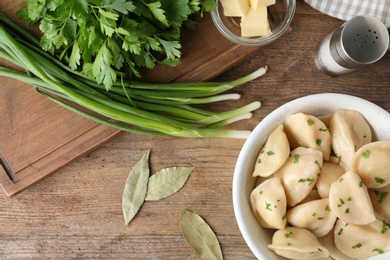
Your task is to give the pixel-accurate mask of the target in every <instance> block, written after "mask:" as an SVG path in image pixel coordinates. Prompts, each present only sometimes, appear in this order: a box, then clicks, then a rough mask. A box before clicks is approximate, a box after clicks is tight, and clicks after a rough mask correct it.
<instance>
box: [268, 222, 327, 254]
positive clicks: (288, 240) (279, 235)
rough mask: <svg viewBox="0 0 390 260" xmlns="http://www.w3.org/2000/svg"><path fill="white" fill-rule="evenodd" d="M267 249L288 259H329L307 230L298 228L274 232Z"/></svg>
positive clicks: (323, 248) (324, 249) (287, 228)
mask: <svg viewBox="0 0 390 260" xmlns="http://www.w3.org/2000/svg"><path fill="white" fill-rule="evenodd" d="M268 248H269V249H271V250H272V251H274V252H275V253H276V254H278V255H280V256H283V257H286V258H288V259H297V260H298V259H299V260H314V259H327V258H328V257H329V251H328V249H326V248H325V247H324V246H322V245H321V244H320V242H319V241H318V239H317V238H316V237H315V236H314V235H313V234H312V233H311V232H310V231H309V230H307V229H304V228H298V227H286V228H285V229H280V230H278V231H276V232H275V233H274V235H273V236H272V243H271V244H269V245H268Z"/></svg>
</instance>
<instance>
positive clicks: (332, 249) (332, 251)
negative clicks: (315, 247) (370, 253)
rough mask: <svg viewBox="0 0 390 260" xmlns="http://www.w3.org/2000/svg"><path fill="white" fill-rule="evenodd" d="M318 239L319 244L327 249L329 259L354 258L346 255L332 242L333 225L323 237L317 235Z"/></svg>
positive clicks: (343, 259)
mask: <svg viewBox="0 0 390 260" xmlns="http://www.w3.org/2000/svg"><path fill="white" fill-rule="evenodd" d="M318 241H320V243H321V245H323V246H324V247H326V248H327V249H328V251H329V255H330V257H331V259H335V260H354V258H352V257H349V256H347V255H346V254H344V253H343V252H341V251H340V250H339V249H338V248H337V247H336V245H335V243H334V227H333V229H332V230H331V231H330V232H329V233H328V234H326V235H325V236H323V237H319V238H318Z"/></svg>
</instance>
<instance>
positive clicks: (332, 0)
mask: <svg viewBox="0 0 390 260" xmlns="http://www.w3.org/2000/svg"><path fill="white" fill-rule="evenodd" d="M304 1H305V2H306V3H308V4H309V5H310V6H311V7H313V8H314V9H317V10H319V11H321V12H323V13H325V14H328V15H330V16H332V17H336V18H339V19H341V20H344V21H347V20H349V19H351V18H353V17H355V16H357V15H370V16H374V17H376V18H378V19H379V20H381V21H382V22H383V23H384V24H385V25H386V26H387V28H390V0H304Z"/></svg>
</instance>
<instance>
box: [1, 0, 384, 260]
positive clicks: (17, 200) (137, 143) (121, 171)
mask: <svg viewBox="0 0 390 260" xmlns="http://www.w3.org/2000/svg"><path fill="white" fill-rule="evenodd" d="M342 23H343V21H340V20H337V19H335V18H332V17H329V16H326V15H324V14H321V13H319V12H317V11H315V10H313V9H312V8H311V7H309V6H308V5H306V4H305V3H304V2H303V1H302V0H298V3H297V12H296V15H295V18H294V20H293V22H292V25H291V27H292V31H291V32H289V33H288V34H286V35H284V36H283V38H282V39H280V40H279V41H277V42H275V43H273V44H272V45H269V46H267V47H266V48H264V49H262V50H260V51H259V52H258V53H257V54H256V55H254V56H253V57H251V58H249V59H247V60H246V61H244V62H243V63H241V64H239V65H237V66H236V67H234V68H233V69H231V70H229V71H227V72H225V73H224V74H222V75H220V76H219V77H218V78H216V80H218V81H225V80H232V79H235V78H237V77H239V76H243V75H245V74H248V73H250V72H252V71H254V70H255V69H257V68H259V67H260V66H264V65H268V66H269V71H268V73H267V74H266V75H265V76H264V77H263V78H260V79H257V80H254V81H252V82H250V83H248V84H246V85H244V86H242V87H240V88H238V89H236V92H238V93H241V94H242V98H241V100H239V101H234V102H230V103H220V104H215V106H214V107H216V109H223V110H225V109H228V108H233V107H238V106H241V105H244V104H246V103H249V102H251V101H254V100H260V101H261V102H262V104H263V105H262V108H260V109H259V110H258V111H256V112H255V115H254V117H253V118H252V119H250V120H247V121H242V122H240V123H238V124H236V125H234V126H232V127H234V128H237V129H244V128H245V129H253V128H254V127H255V125H256V124H257V123H258V122H259V121H261V120H262V119H263V118H264V117H265V116H266V115H267V114H268V113H270V112H271V111H272V110H273V109H275V108H277V107H278V106H280V105H282V104H284V103H285V102H288V101H290V100H292V99H295V98H298V97H301V96H304V95H308V94H315V93H324V92H332V93H346V94H352V95H356V96H359V97H362V98H365V99H367V100H369V101H372V102H374V103H376V104H377V105H379V106H381V107H382V108H384V109H386V110H387V111H390V102H389V101H390V86H389V85H390V55H389V54H387V55H386V56H385V57H384V58H383V59H382V60H380V61H379V62H377V63H376V64H374V65H371V66H369V67H367V68H365V69H362V70H360V71H358V72H354V73H352V74H350V75H346V76H342V77H337V78H332V77H329V76H327V75H324V74H322V73H321V72H320V71H319V70H318V69H317V68H316V67H315V65H314V53H315V50H316V48H317V46H318V44H319V42H320V40H321V39H322V38H323V37H324V36H325V35H326V34H328V33H330V32H331V31H333V30H334V29H335V28H337V27H339V26H340V25H341V24H342ZM243 144H244V140H236V139H219V138H210V139H182V138H173V137H151V136H139V135H135V134H130V133H122V134H120V135H119V136H117V137H115V138H114V139H112V140H111V141H109V142H108V143H105V144H104V145H102V146H101V147H99V148H98V149H97V150H95V151H94V152H92V153H90V154H88V155H86V156H84V157H82V158H80V159H78V160H76V161H74V162H72V163H71V164H69V165H68V166H67V167H65V168H63V169H62V170H60V171H58V172H56V173H55V174H53V175H51V176H49V177H48V178H46V179H44V180H42V181H40V182H39V183H37V184H35V185H33V186H32V187H30V188H28V189H27V190H25V191H23V192H22V193H20V194H18V195H16V196H14V197H12V198H8V197H6V196H5V194H1V195H0V256H1V257H0V258H1V259H199V258H198V256H197V254H196V253H195V252H194V251H193V250H192V249H191V248H190V247H189V246H188V245H187V243H186V241H185V239H184V237H183V236H182V234H181V230H180V213H181V212H182V211H183V210H185V209H190V210H192V211H194V212H196V213H198V214H199V215H201V216H202V217H203V218H204V219H205V220H206V221H207V222H208V223H209V224H210V226H211V227H212V229H213V230H214V231H215V232H216V234H217V237H218V239H219V241H220V244H221V247H222V251H223V255H224V257H225V259H254V258H255V257H254V255H253V254H252V253H251V251H250V250H249V248H248V246H247V245H246V244H245V241H244V239H243V238H242V236H241V234H240V231H239V229H238V226H237V224H236V221H235V218H234V212H233V207H232V195H231V191H232V188H231V187H232V179H233V171H234V166H235V161H236V158H237V156H238V154H239V152H240V149H241V147H242V145H243ZM148 149H151V155H150V156H151V157H150V158H151V160H150V161H151V170H152V172H155V171H158V170H160V169H162V168H166V167H171V166H193V167H195V169H194V171H193V172H192V174H191V176H190V178H189V180H188V181H187V183H186V185H185V186H184V187H183V188H182V189H181V190H180V191H179V192H178V193H176V194H174V195H172V196H171V197H168V198H166V199H164V200H161V201H157V202H146V203H145V204H144V205H143V206H142V208H141V210H140V212H139V213H138V215H137V216H136V217H135V219H134V220H133V221H132V222H131V224H130V225H129V226H125V225H124V220H123V216H122V208H121V207H122V206H121V203H122V192H123V188H124V184H125V180H126V178H127V176H128V173H129V171H130V170H131V168H132V167H133V165H134V164H135V163H136V162H137V161H138V160H139V159H140V158H141V157H142V155H143V154H144V153H145V152H146V151H147V150H148Z"/></svg>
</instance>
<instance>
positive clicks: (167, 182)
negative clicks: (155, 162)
mask: <svg viewBox="0 0 390 260" xmlns="http://www.w3.org/2000/svg"><path fill="white" fill-rule="evenodd" d="M193 169H194V167H170V168H165V169H162V170H160V171H158V172H156V173H155V174H153V175H152V176H150V178H149V183H148V190H147V193H146V198H145V200H160V199H164V198H166V197H168V196H170V195H172V194H174V193H175V192H177V191H178V190H180V189H181V188H182V187H183V185H184V184H185V183H186V181H187V179H188V177H189V176H190V174H191V172H192V170H193Z"/></svg>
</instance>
